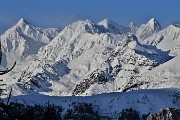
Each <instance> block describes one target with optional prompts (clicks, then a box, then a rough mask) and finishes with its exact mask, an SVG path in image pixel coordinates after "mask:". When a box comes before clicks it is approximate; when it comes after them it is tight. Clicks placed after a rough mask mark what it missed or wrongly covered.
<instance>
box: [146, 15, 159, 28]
mask: <svg viewBox="0 0 180 120" xmlns="http://www.w3.org/2000/svg"><path fill="white" fill-rule="evenodd" d="M146 25H147V26H149V27H151V28H152V29H153V30H155V31H159V30H161V25H160V24H159V22H158V21H157V20H156V19H154V18H151V19H150V20H149V21H148V22H147V24H146Z"/></svg>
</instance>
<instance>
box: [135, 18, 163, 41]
mask: <svg viewBox="0 0 180 120" xmlns="http://www.w3.org/2000/svg"><path fill="white" fill-rule="evenodd" d="M160 30H161V25H160V24H159V23H158V21H157V20H155V19H154V18H152V19H150V20H149V21H148V22H147V23H146V24H142V25H141V26H140V27H139V28H138V30H137V32H136V35H137V37H138V38H139V40H140V41H143V40H144V39H146V38H148V37H149V36H151V35H153V34H154V33H157V32H159V31H160Z"/></svg>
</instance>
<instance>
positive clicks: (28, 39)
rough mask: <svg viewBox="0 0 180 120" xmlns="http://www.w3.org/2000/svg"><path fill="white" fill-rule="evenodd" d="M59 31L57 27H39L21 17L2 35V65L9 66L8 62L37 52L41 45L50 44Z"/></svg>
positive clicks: (19, 59)
mask: <svg viewBox="0 0 180 120" xmlns="http://www.w3.org/2000/svg"><path fill="white" fill-rule="evenodd" d="M58 33H59V30H58V29H56V28H49V29H43V28H39V27H36V26H34V25H32V24H30V23H29V22H27V21H26V20H25V19H23V18H21V19H20V20H19V21H18V23H17V24H16V25H14V26H13V27H12V28H10V29H8V30H7V31H6V32H5V33H4V34H2V35H1V44H2V49H3V60H2V66H3V67H7V63H10V64H11V62H14V61H17V62H18V61H21V60H22V59H24V58H26V57H27V56H29V55H34V54H36V53H37V52H38V50H39V48H40V47H42V46H44V45H46V44H48V43H49V42H50V41H51V40H52V39H53V38H54V37H55V36H56V35H57V34H58Z"/></svg>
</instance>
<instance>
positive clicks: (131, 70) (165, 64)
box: [2, 19, 180, 96]
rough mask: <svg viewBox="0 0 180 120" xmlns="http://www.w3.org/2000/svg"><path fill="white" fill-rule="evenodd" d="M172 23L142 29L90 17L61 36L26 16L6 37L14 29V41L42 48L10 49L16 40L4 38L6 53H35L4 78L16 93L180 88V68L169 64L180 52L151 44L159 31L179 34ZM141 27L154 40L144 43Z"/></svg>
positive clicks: (90, 93)
mask: <svg viewBox="0 0 180 120" xmlns="http://www.w3.org/2000/svg"><path fill="white" fill-rule="evenodd" d="M143 26H144V27H143ZM170 27H172V30H168V29H169V27H168V28H166V29H164V30H162V31H160V32H158V31H159V30H160V29H161V27H160V25H159V23H158V22H157V21H156V20H155V19H151V20H149V22H148V23H147V24H146V25H141V27H140V28H138V27H137V26H135V25H134V24H133V23H131V24H130V25H129V26H128V27H123V26H121V25H118V24H117V23H115V22H113V21H111V20H108V19H105V20H103V21H101V22H99V23H98V24H96V23H94V22H92V21H90V20H85V21H77V22H74V23H72V24H70V25H68V26H67V27H65V28H64V29H63V30H62V31H61V32H60V33H59V34H58V35H57V33H58V31H57V29H42V28H37V27H34V26H33V25H32V24H30V23H28V22H27V21H25V20H24V19H21V20H20V21H19V22H18V23H17V25H15V26H14V27H12V28H11V29H9V30H8V31H7V32H5V33H4V34H3V35H2V38H5V37H4V36H8V34H7V33H9V34H10V33H11V34H10V36H12V33H13V32H12V31H14V33H16V34H17V36H19V37H17V36H16V37H14V36H13V39H12V40H11V41H13V40H14V41H20V42H18V43H21V42H22V41H31V42H32V41H33V42H35V43H36V42H37V45H38V43H41V44H40V45H39V46H38V47H37V46H36V45H33V46H32V44H28V43H29V42H23V43H24V44H25V45H24V46H25V47H24V46H23V45H22V46H21V44H18V45H17V46H18V47H17V46H16V44H15V46H13V47H12V48H11V49H10V48H9V46H12V45H14V44H12V43H13V42H12V43H10V44H12V45H9V44H5V43H8V41H9V38H6V39H4V40H2V43H3V44H4V46H3V49H4V50H6V49H7V50H6V51H5V54H7V52H8V50H10V53H11V52H12V53H11V54H10V55H14V53H16V54H17V53H18V54H19V51H21V52H22V51H24V50H26V53H28V54H27V55H33V56H35V57H27V58H26V59H22V62H21V64H19V65H18V66H16V67H15V69H14V70H13V71H12V72H11V73H9V74H7V75H5V76H3V78H4V79H5V80H6V81H5V82H6V83H7V84H9V85H8V86H9V88H10V87H12V88H14V89H16V91H15V92H14V95H20V94H47V95H56V96H66V95H95V94H101V93H109V92H114V91H119V92H121V91H123V92H125V91H131V90H136V89H148V88H150V89H155V88H164V87H168V88H169V87H177V88H179V87H180V86H179V84H178V82H179V79H176V78H178V77H179V76H180V74H179V73H180V72H179V71H178V70H177V69H175V68H176V67H172V66H170V65H169V64H173V63H176V62H177V61H178V60H179V56H173V57H174V58H173V57H172V56H171V53H169V52H170V51H165V50H164V49H162V48H161V47H159V46H157V47H156V44H151V43H150V41H153V40H152V39H153V38H152V39H151V37H153V36H156V35H157V34H162V35H164V36H165V35H167V36H170V35H171V34H176V35H178V33H179V31H178V29H177V30H176V29H175V28H174V26H170ZM143 29H144V30H143ZM136 30H137V32H136ZM140 31H141V32H142V33H141V35H142V34H144V35H145V36H146V37H147V38H146V39H144V41H143V42H146V41H149V42H147V43H144V44H141V42H142V39H141V38H139V36H137V37H136V35H134V33H135V32H136V33H138V34H140ZM163 31H164V32H163ZM156 32H157V33H156ZM166 33H167V34H166ZM169 34H170V35H169ZM24 36H26V37H24ZM27 36H28V38H31V39H27ZM55 36H56V37H55ZM54 37H55V38H54ZM18 38H19V39H18ZM25 38H26V39H25ZM53 38H54V39H53ZM175 38H178V37H175ZM162 41H163V40H162ZM162 41H161V42H162ZM31 42H30V43H31ZM5 45H6V46H5ZM151 45H154V46H151ZM157 45H158V44H157ZM15 48H16V49H15ZM20 48H22V49H20ZM32 48H33V49H32ZM35 49H37V50H35ZM13 50H14V51H13ZM18 50H19V51H18ZM31 50H33V52H30V51H31ZM27 51H29V52H27ZM37 51H38V53H37ZM21 52H20V53H21ZM36 53H37V54H36ZM16 54H15V55H16ZM20 55H24V54H20ZM24 57H26V56H24ZM23 60H24V61H23Z"/></svg>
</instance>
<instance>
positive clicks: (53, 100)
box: [4, 89, 180, 119]
mask: <svg viewBox="0 0 180 120" xmlns="http://www.w3.org/2000/svg"><path fill="white" fill-rule="evenodd" d="M4 100H5V101H6V99H4ZM10 101H11V102H18V103H22V104H26V105H35V104H39V105H45V104H46V103H47V102H48V101H49V103H50V104H54V105H56V106H62V108H64V112H65V111H66V110H67V109H68V108H71V107H72V105H73V103H76V104H77V103H91V104H92V105H93V108H94V109H95V110H98V112H99V114H100V115H101V116H109V117H110V118H111V119H112V118H113V119H117V118H118V116H119V114H120V112H121V111H122V109H125V108H133V109H135V110H136V111H138V112H139V114H140V115H143V114H147V113H149V112H150V113H156V112H157V111H159V110H160V109H166V108H180V89H152V90H147V89H144V90H137V91H130V92H113V93H105V94H101V95H94V96H66V97H58V96H46V95H21V96H14V97H12V98H11V99H10Z"/></svg>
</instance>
